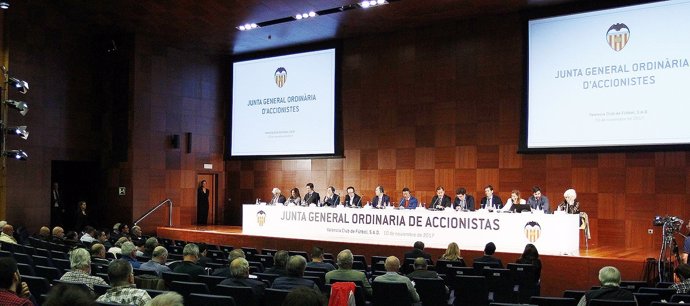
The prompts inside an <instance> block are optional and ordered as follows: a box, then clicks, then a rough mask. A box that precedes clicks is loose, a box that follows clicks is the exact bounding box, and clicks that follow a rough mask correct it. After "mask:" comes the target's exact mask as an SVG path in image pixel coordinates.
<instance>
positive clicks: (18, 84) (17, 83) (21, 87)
mask: <svg viewBox="0 0 690 306" xmlns="http://www.w3.org/2000/svg"><path fill="white" fill-rule="evenodd" d="M7 83H9V84H10V85H11V86H14V88H16V89H17V91H19V92H20V93H22V94H26V92H27V91H29V83H27V82H26V81H22V80H20V79H15V78H8V79H7Z"/></svg>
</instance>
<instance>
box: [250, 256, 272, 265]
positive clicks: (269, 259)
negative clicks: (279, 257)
mask: <svg viewBox="0 0 690 306" xmlns="http://www.w3.org/2000/svg"><path fill="white" fill-rule="evenodd" d="M254 260H255V261H257V262H260V263H261V264H262V265H263V266H264V268H270V267H273V256H272V255H259V254H256V255H254Z"/></svg>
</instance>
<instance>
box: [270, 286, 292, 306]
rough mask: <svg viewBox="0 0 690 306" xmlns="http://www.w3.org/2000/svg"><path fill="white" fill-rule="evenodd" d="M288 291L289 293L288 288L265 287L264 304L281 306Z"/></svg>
mask: <svg viewBox="0 0 690 306" xmlns="http://www.w3.org/2000/svg"><path fill="white" fill-rule="evenodd" d="M288 293H290V290H282V289H272V288H266V290H264V305H265V306H281V305H283V301H284V300H285V297H287V295H288Z"/></svg>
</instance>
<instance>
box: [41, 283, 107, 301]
mask: <svg viewBox="0 0 690 306" xmlns="http://www.w3.org/2000/svg"><path fill="white" fill-rule="evenodd" d="M34 305H38V304H34ZM65 305H69V306H95V305H96V301H95V299H94V295H93V292H90V291H89V289H86V288H84V287H82V286H72V285H65V284H58V285H55V286H53V287H52V288H50V291H48V295H47V296H46V299H45V301H43V306H65Z"/></svg>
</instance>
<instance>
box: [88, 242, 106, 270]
mask: <svg viewBox="0 0 690 306" xmlns="http://www.w3.org/2000/svg"><path fill="white" fill-rule="evenodd" d="M91 262H93V263H100V264H106V265H107V264H108V263H110V262H109V261H108V259H107V258H106V257H105V247H104V246H103V245H102V244H100V243H94V244H93V245H91Z"/></svg>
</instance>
